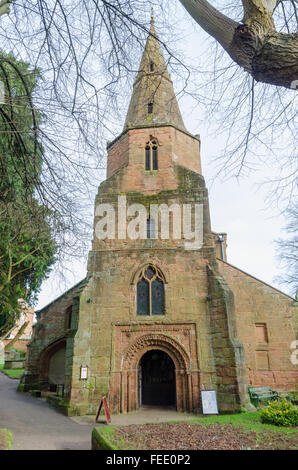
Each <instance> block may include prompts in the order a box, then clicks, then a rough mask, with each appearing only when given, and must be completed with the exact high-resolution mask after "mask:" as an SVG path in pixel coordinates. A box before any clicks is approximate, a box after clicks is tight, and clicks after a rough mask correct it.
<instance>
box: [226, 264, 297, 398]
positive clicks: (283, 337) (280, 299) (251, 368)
mask: <svg viewBox="0 0 298 470" xmlns="http://www.w3.org/2000/svg"><path fill="white" fill-rule="evenodd" d="M218 264H219V269H220V272H221V274H222V276H223V277H224V279H225V280H226V282H227V283H228V284H229V286H230V287H231V289H232V290H233V293H234V298H235V311H236V325H237V330H238V333H239V338H240V340H241V342H242V343H243V345H244V349H245V360H246V372H247V381H248V386H253V387H261V386H269V387H271V388H272V389H274V390H278V391H287V390H295V384H297V366H295V365H294V364H292V363H291V353H292V352H293V351H292V350H291V343H292V342H293V341H294V340H295V339H296V332H297V313H298V307H297V306H295V305H294V299H292V298H291V297H289V296H287V295H286V294H283V293H282V292H280V291H278V290H277V289H274V288H273V287H271V286H269V285H267V284H265V283H264V282H261V281H259V280H258V279H255V278H254V277H252V276H250V275H248V274H246V273H245V272H243V271H241V270H240V269H237V268H235V267H234V266H232V265H230V264H228V263H225V262H223V261H220V260H218Z"/></svg>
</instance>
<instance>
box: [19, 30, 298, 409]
mask: <svg viewBox="0 0 298 470" xmlns="http://www.w3.org/2000/svg"><path fill="white" fill-rule="evenodd" d="M107 153H108V157H107V178H106V180H105V181H104V182H103V183H102V184H101V185H100V187H99V190H98V194H97V196H96V200H95V212H94V214H95V217H94V234H93V242H92V249H91V251H90V253H89V258H88V268H87V271H88V273H87V276H86V278H85V279H84V280H83V281H81V282H80V283H79V284H77V285H75V286H74V287H73V288H72V289H70V290H68V291H67V292H65V293H64V294H63V295H61V296H60V297H59V298H57V299H56V300H54V301H53V302H51V303H50V304H49V305H47V306H46V307H44V308H43V309H41V310H40V311H39V312H37V322H36V324H35V325H34V333H33V338H32V340H31V342H30V344H29V346H28V359H27V364H26V372H25V375H24V376H23V388H24V390H26V391H28V390H32V389H34V390H36V389H39V390H49V389H50V390H54V389H55V387H56V386H57V385H63V387H64V395H63V396H64V400H63V401H64V403H66V406H68V408H69V410H70V409H71V410H72V412H75V413H78V414H88V413H91V414H93V413H96V410H97V408H98V404H99V400H100V399H101V398H102V397H103V396H106V397H107V398H108V402H109V407H110V410H111V412H112V413H126V412H129V411H132V410H136V409H138V408H139V407H140V406H144V405H148V406H150V405H152V406H172V407H175V408H176V409H177V410H178V411H190V412H198V413H200V412H201V391H202V390H216V393H217V401H218V407H219V410H220V412H237V411H241V410H242V409H245V407H246V406H247V405H248V400H249V399H248V394H247V387H248V386H256V387H258V386H270V387H271V388H272V389H274V390H278V391H289V390H294V389H295V382H297V371H296V367H295V365H294V364H293V363H292V362H293V361H291V354H292V353H293V350H292V349H291V348H293V342H294V341H295V331H294V330H295V328H294V314H295V312H296V313H297V306H296V304H297V303H295V301H294V299H292V298H291V297H289V296H288V295H286V294H284V293H282V292H280V291H279V290H277V289H275V288H273V287H271V286H269V285H268V284H266V283H264V282H262V281H260V280H258V279H256V278H254V277H253V276H250V275H249V274H247V273H245V272H243V271H242V270H240V269H238V268H236V267H235V266H232V265H231V264H229V263H228V262H227V257H226V242H227V239H226V234H217V233H214V232H212V229H211V224H210V212H209V202H208V191H207V189H206V186H205V182H204V178H203V176H202V171H201V160H200V139H199V137H198V136H194V135H192V134H190V133H189V132H188V130H187V129H186V128H185V125H184V123H183V119H182V116H181V113H180V110H179V106H178V102H177V99H176V97H175V93H174V89H173V83H172V81H171V77H170V74H169V72H168V70H167V65H166V62H165V59H164V57H163V54H162V50H161V47H160V44H159V42H158V40H157V36H156V32H155V28H154V22H153V21H152V23H151V30H150V34H149V36H148V39H147V43H146V47H145V50H144V52H143V56H142V59H141V63H140V67H139V71H138V73H137V76H136V79H135V83H134V87H133V91H132V96H131V101H130V105H129V109H128V112H127V116H126V120H125V124H124V129H123V131H122V133H121V134H120V135H119V136H118V137H117V138H116V139H115V140H114V141H113V142H110V143H108V145H107ZM119 201H120V202H119ZM161 205H162V207H163V208H164V209H165V208H169V210H168V214H167V213H166V210H165V211H164V212H163V215H164V216H165V219H164V220H166V216H167V215H168V222H169V230H168V236H166V235H167V233H166V230H165V231H164V232H163V234H162V233H161V231H162V230H161V218H162V216H161V213H162V211H160V213H159V212H157V218H156V217H155V218H153V217H151V212H150V208H151V206H154V207H155V208H156V207H159V208H160V206H161ZM131 206H133V207H134V209H136V208H137V209H136V211H137V210H139V211H140V212H141V211H142V210H141V209H142V208H145V209H146V210H147V213H148V214H149V215H148V217H147V219H146V220H145V224H144V220H143V218H142V220H141V218H139V219H138V220H139V235H140V236H130V237H129V236H128V235H127V233H128V228H129V226H128V225H127V224H129V223H134V224H135V226H136V225H137V222H136V219H133V218H132V216H133V211H130V208H131ZM185 207H188V208H189V207H190V208H191V209H190V220H191V223H190V225H191V227H193V224H195V222H193V218H194V216H195V214H196V211H195V210H193V209H195V208H199V209H198V211H197V213H198V218H199V223H198V224H197V226H198V227H199V228H200V234H199V237H198V240H196V241H197V242H198V243H197V244H193V245H192V246H191V247H190V248H189V246H188V245H187V242H188V241H189V240H190V237H189V232H186V231H183V234H181V230H180V229H181V227H179V226H178V229H177V220H178V222H179V221H180V222H181V224H182V216H181V214H180V216H181V217H180V219H179V214H178V216H177V217H178V218H177V217H176V215H177V214H176V213H175V211H176V212H177V210H179V208H185ZM105 209H106V213H107V212H108V210H110V216H111V214H112V216H113V215H114V220H112V219H113V217H108V218H106V220H105V223H106V226H109V228H110V232H112V234H113V235H114V236H106V237H104V236H102V233H103V231H104V229H103V219H104V218H103V215H104V210H105ZM111 209H112V212H111ZM135 213H137V212H135ZM174 216H175V217H176V219H175V224H174ZM191 217H193V218H191ZM184 219H186V217H184V215H183V221H184ZM144 225H145V227H144ZM174 225H175V227H174ZM178 225H179V224H178ZM126 227H127V231H126ZM131 227H132V226H131ZM144 230H145V232H146V234H145V236H141V234H143V233H144ZM179 230H180V232H179ZM131 232H132V234H135V232H134V231H133V230H131ZM192 233H196V232H194V231H192ZM179 234H180V236H179ZM106 235H107V234H106ZM162 235H163V236H162Z"/></svg>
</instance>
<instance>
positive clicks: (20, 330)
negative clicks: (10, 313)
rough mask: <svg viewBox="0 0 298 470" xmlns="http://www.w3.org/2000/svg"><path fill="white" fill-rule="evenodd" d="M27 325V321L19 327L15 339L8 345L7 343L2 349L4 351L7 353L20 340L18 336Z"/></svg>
mask: <svg viewBox="0 0 298 470" xmlns="http://www.w3.org/2000/svg"><path fill="white" fill-rule="evenodd" d="M28 325H29V322H28V321H27V322H25V323H24V325H22V326H21V328H20V329H19V331H18V332H17V334H16V335H15V337H14V338H13V339H12V340H11V341H10V342H9V343H7V345H6V346H5V348H4V351H8V350H9V349H10V348H11V347H12V346H13V345H14V343H15V342H16V341H17V340H18V339H19V338H20V336H21V335H22V333H23V332H24V331H25V329H26V327H27V326H28Z"/></svg>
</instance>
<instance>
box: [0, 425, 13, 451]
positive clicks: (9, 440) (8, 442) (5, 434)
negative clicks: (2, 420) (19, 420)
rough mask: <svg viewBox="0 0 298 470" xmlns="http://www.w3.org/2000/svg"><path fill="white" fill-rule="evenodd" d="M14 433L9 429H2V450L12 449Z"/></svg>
mask: <svg viewBox="0 0 298 470" xmlns="http://www.w3.org/2000/svg"><path fill="white" fill-rule="evenodd" d="M12 444H13V434H12V432H11V431H9V429H0V450H12Z"/></svg>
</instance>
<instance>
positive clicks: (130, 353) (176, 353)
mask: <svg viewBox="0 0 298 470" xmlns="http://www.w3.org/2000/svg"><path fill="white" fill-rule="evenodd" d="M154 346H155V347H157V348H160V349H162V350H164V351H165V352H169V355H170V356H171V357H172V358H173V359H174V362H175V363H176V366H178V368H179V369H188V368H189V365H190V361H189V357H188V354H187V352H186V351H185V350H184V348H183V347H182V346H181V345H180V344H179V343H178V342H177V341H176V340H174V339H173V338H171V337H169V336H166V335H163V334H154V333H151V334H147V335H144V336H141V337H140V338H138V340H137V341H136V342H135V343H134V344H132V345H131V346H130V347H129V348H128V349H127V351H126V353H125V354H124V364H125V365H126V367H129V366H132V364H133V363H134V362H136V361H137V360H138V358H139V357H140V356H141V355H142V353H143V351H144V350H146V349H147V350H149V349H151V348H152V347H154Z"/></svg>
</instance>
